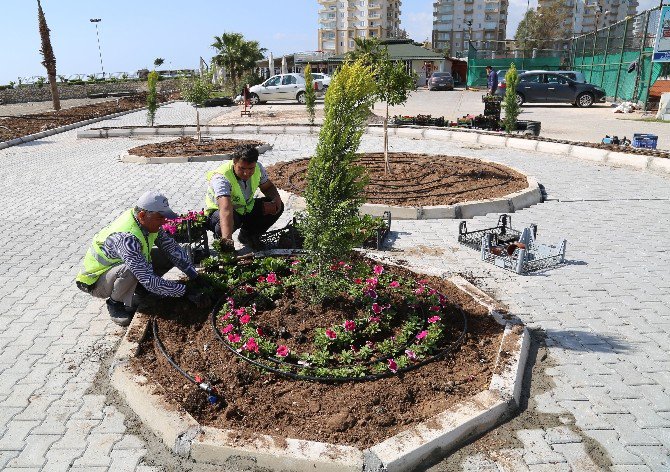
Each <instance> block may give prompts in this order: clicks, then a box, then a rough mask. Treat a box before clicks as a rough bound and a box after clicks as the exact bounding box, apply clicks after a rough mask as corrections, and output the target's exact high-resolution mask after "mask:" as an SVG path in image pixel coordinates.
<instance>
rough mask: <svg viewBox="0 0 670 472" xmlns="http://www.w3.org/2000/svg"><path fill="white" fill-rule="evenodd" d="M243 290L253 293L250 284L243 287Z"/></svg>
mask: <svg viewBox="0 0 670 472" xmlns="http://www.w3.org/2000/svg"><path fill="white" fill-rule="evenodd" d="M244 291H245V292H247V293H254V288H253V287H252V286H251V285H247V286H245V287H244Z"/></svg>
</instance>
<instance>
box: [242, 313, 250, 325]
mask: <svg viewBox="0 0 670 472" xmlns="http://www.w3.org/2000/svg"><path fill="white" fill-rule="evenodd" d="M249 321H251V316H249V315H244V316H240V323H242V324H247V323H248V322H249Z"/></svg>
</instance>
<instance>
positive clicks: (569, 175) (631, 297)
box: [0, 103, 670, 472]
mask: <svg viewBox="0 0 670 472" xmlns="http://www.w3.org/2000/svg"><path fill="white" fill-rule="evenodd" d="M216 113H220V110H217V109H214V110H211V109H207V110H202V111H201V117H202V118H203V120H208V119H211V118H213V116H214V114H216ZM194 118H195V113H194V111H193V109H192V108H191V107H189V106H187V105H184V104H180V103H178V104H172V105H169V106H166V107H163V108H161V109H160V111H159V113H158V124H174V123H191V122H193V120H194ZM144 122H145V115H144V113H141V112H138V113H133V114H130V115H126V116H124V117H121V118H118V119H115V120H109V121H106V122H104V123H103V124H104V125H120V124H124V125H128V124H138V125H139V124H144ZM75 133H76V132H75V131H71V132H67V133H63V134H60V135H56V136H52V137H49V138H46V139H43V140H38V141H34V142H31V143H28V144H25V145H22V146H18V147H12V148H8V149H5V150H2V151H0V160H1V162H2V164H3V165H2V167H0V181H2V183H3V184H2V186H0V205H1V206H2V208H4V213H5V216H4V218H2V219H1V220H0V247H3V248H4V251H3V252H2V253H0V419H1V421H0V469H2V470H22V471H25V470H48V471H56V470H86V471H91V470H94V471H97V470H100V471H105V470H109V471H118V470H137V471H159V470H174V469H175V463H176V462H175V461H176V459H174V458H173V457H172V456H171V455H170V454H169V453H168V452H167V450H166V449H165V448H163V447H162V446H161V445H160V444H159V443H158V442H157V441H155V440H151V438H149V439H145V438H144V437H143V434H144V433H143V432H142V430H141V428H137V427H136V425H134V424H133V421H132V417H130V416H129V417H126V416H124V414H123V413H122V412H121V411H120V409H123V407H119V408H117V406H116V404H115V403H114V402H113V401H110V400H109V399H107V398H106V397H105V396H104V395H102V394H100V392H99V389H96V387H95V386H94V379H95V377H96V375H97V374H98V372H99V370H100V367H101V365H102V360H103V359H104V358H105V356H106V355H107V354H108V353H109V352H110V350H112V349H113V348H114V346H115V344H116V343H117V342H118V340H119V337H120V336H121V335H122V334H123V330H122V329H120V328H117V327H116V326H115V325H113V324H112V323H111V322H110V321H109V319H108V315H107V313H106V310H105V308H104V306H103V303H102V301H100V300H94V299H91V298H90V297H88V296H86V295H84V294H82V293H81V292H79V291H78V290H77V289H76V288H75V287H74V285H73V282H72V281H73V278H74V276H75V274H76V272H77V269H78V266H79V264H80V260H81V257H82V255H83V252H84V251H85V248H86V246H87V244H88V243H89V241H90V239H91V237H92V236H93V234H94V233H95V231H97V230H98V229H99V228H100V227H102V226H103V225H104V224H106V223H107V222H109V221H111V220H112V219H113V218H115V217H116V216H117V215H118V214H119V213H120V212H121V211H122V210H123V209H125V208H127V207H128V206H130V205H132V203H133V202H134V201H135V199H136V198H137V196H138V195H140V194H141V193H142V192H144V191H145V190H146V189H148V188H151V187H158V188H161V189H163V190H164V191H165V192H166V193H167V195H168V196H169V198H170V200H171V203H172V205H173V206H174V207H176V208H177V209H180V210H186V209H191V208H198V207H199V206H201V204H202V203H201V201H202V196H203V194H204V190H205V186H204V180H203V175H204V173H205V171H206V170H208V169H210V168H211V167H212V164H208V163H202V164H198V163H190V164H169V165H155V166H147V165H134V164H123V163H120V162H119V160H118V155H119V154H120V153H121V151H123V150H125V149H127V148H129V147H132V146H134V145H136V143H137V141H136V140H131V139H126V138H115V139H109V140H77V139H76V134H75ZM239 137H241V138H244V136H239ZM262 138H263V139H265V140H267V141H270V142H272V143H273V144H274V146H275V148H274V150H273V151H271V152H269V153H267V154H265V155H263V156H262V161H263V162H264V163H271V162H275V161H279V160H287V159H292V158H296V157H302V156H307V155H309V154H310V153H311V152H312V151H313V149H314V147H315V145H316V140H315V138H313V137H304V136H298V137H295V136H265V137H262ZM391 146H392V149H393V150H395V151H417V152H427V153H449V154H457V155H463V156H474V157H478V156H479V157H485V158H488V159H493V160H496V161H499V162H502V163H506V164H509V165H512V166H514V167H516V168H518V169H521V170H522V171H524V172H527V173H529V174H531V175H533V176H534V177H536V178H537V179H538V181H540V182H541V183H543V184H544V185H545V187H546V189H547V192H548V193H549V196H550V198H551V199H552V201H550V202H547V203H544V204H541V205H536V206H534V207H531V208H529V209H526V210H523V211H520V212H518V213H516V214H514V215H513V223H514V226H515V227H522V226H523V225H525V224H527V223H531V222H534V223H537V224H538V225H539V238H540V241H541V242H557V241H559V239H561V238H566V239H568V250H567V258H568V260H569V263H568V264H567V265H566V266H564V267H561V268H559V269H555V270H551V271H547V272H544V273H541V274H537V275H534V276H529V277H521V276H517V275H514V274H511V273H507V272H503V271H501V270H498V269H496V268H494V267H491V266H489V265H484V264H483V263H482V262H480V261H479V260H478V257H477V253H476V252H475V251H470V250H468V249H463V248H461V247H460V246H458V244H457V243H456V234H457V226H458V222H457V221H449V220H440V221H421V222H400V221H398V222H394V223H393V235H394V237H395V243H394V248H395V249H394V252H391V253H389V254H390V255H392V256H397V257H400V258H403V259H406V260H410V261H411V262H413V263H415V264H417V265H422V266H430V267H433V268H438V269H442V270H444V271H445V272H460V273H466V274H468V276H469V277H473V278H475V280H477V283H478V285H480V286H481V287H483V288H485V289H486V290H488V291H489V292H491V293H493V294H494V295H495V296H496V297H498V298H499V299H501V300H502V301H504V302H505V303H507V304H508V305H509V306H510V307H511V309H512V311H513V312H515V313H517V314H518V315H519V316H520V318H521V319H522V320H523V321H524V322H526V323H527V324H528V325H529V326H530V327H532V328H539V329H542V330H544V331H545V332H546V336H547V337H546V344H547V345H548V346H549V352H548V355H549V359H550V360H552V364H551V365H552V367H551V368H550V369H546V371H545V372H542V375H543V376H545V377H548V378H549V380H550V381H551V382H550V383H551V384H552V385H550V386H549V388H548V389H546V391H544V392H542V393H539V394H537V395H533V397H532V398H531V399H530V400H531V401H530V402H529V408H528V409H527V410H526V411H525V412H523V413H522V414H521V417H526V416H528V415H533V414H534V415H545V416H546V415H554V416H555V417H557V418H559V419H560V422H561V424H560V425H556V424H549V423H547V422H545V423H542V422H540V423H538V424H537V426H534V427H520V428H517V429H512V431H511V436H512V439H514V441H515V443H514V445H513V446H511V447H507V446H506V447H505V448H503V449H500V450H487V449H486V448H480V449H483V450H478V449H477V447H476V446H477V444H478V443H477V442H476V443H475V444H474V445H473V446H470V447H469V448H468V449H466V452H467V453H466V454H465V455H463V454H461V455H460V456H453V457H452V458H450V459H449V458H448V459H446V460H444V461H442V462H440V463H438V464H435V465H434V466H433V469H434V470H454V468H456V469H463V470H514V471H516V470H531V471H535V470H551V471H554V470H573V471H582V470H600V466H599V464H608V463H609V461H611V463H612V464H613V465H612V467H611V470H614V471H631V472H632V471H659V470H660V471H662V470H670V460H669V459H668V457H669V450H670V356H669V351H670V343H669V342H668V341H669V336H668V333H669V332H670V270H668V267H669V266H670V254H669V253H668V252H667V246H668V244H667V235H668V225H669V223H670V182H669V181H668V178H667V177H663V176H657V175H653V174H650V173H643V172H636V171H632V170H626V169H614V168H610V167H606V166H600V165H595V164H592V163H588V162H582V161H578V160H574V159H568V158H559V157H555V156H547V155H542V154H540V153H530V152H520V151H516V150H508V149H493V148H488V147H484V146H480V145H457V144H454V143H448V144H445V143H438V142H431V141H418V140H407V139H399V138H392V140H391ZM362 147H363V150H364V151H366V150H380V149H381V140H380V139H379V138H369V137H366V138H365V139H364V142H363V146H362ZM285 218H288V215H287V216H286V217H285ZM495 221H496V216H494V215H489V216H487V217H481V218H476V219H475V220H474V221H472V222H469V223H468V224H469V225H472V227H478V226H484V225H491V224H493V223H495ZM103 374H104V372H103ZM124 411H125V410H124ZM510 424H514V421H512V422H511V423H510ZM528 424H532V422H529V423H528ZM508 428H509V426H508ZM480 444H481V442H480ZM594 447H595V449H597V450H601V451H604V453H605V454H606V456H605V457H603V458H599V457H595V456H594V453H593V450H594ZM470 451H471V452H470ZM587 451H591V455H589V454H587ZM454 458H457V459H458V460H457V463H455V464H454V460H455V459H454ZM180 467H183V465H181V466H180ZM194 470H199V469H198V468H195V469H194Z"/></svg>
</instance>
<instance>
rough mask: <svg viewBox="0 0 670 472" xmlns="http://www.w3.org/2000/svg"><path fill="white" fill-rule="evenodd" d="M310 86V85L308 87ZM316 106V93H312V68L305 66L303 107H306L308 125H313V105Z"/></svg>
mask: <svg viewBox="0 0 670 472" xmlns="http://www.w3.org/2000/svg"><path fill="white" fill-rule="evenodd" d="M310 84H311V85H310ZM315 104H316V92H315V91H314V79H313V78H312V67H311V66H310V65H309V64H307V65H306V66H305V105H306V106H307V115H308V116H309V124H310V125H313V124H314V114H315V111H314V105H315Z"/></svg>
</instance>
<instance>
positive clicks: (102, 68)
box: [90, 18, 105, 79]
mask: <svg viewBox="0 0 670 472" xmlns="http://www.w3.org/2000/svg"><path fill="white" fill-rule="evenodd" d="M90 21H91V23H94V24H95V37H96V38H97V39H98V54H99V55H100V69H101V70H102V78H103V79H104V78H105V68H104V66H103V65H102V49H101V48H100V34H99V33H98V23H100V22H101V21H102V19H101V18H91V20H90Z"/></svg>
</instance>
